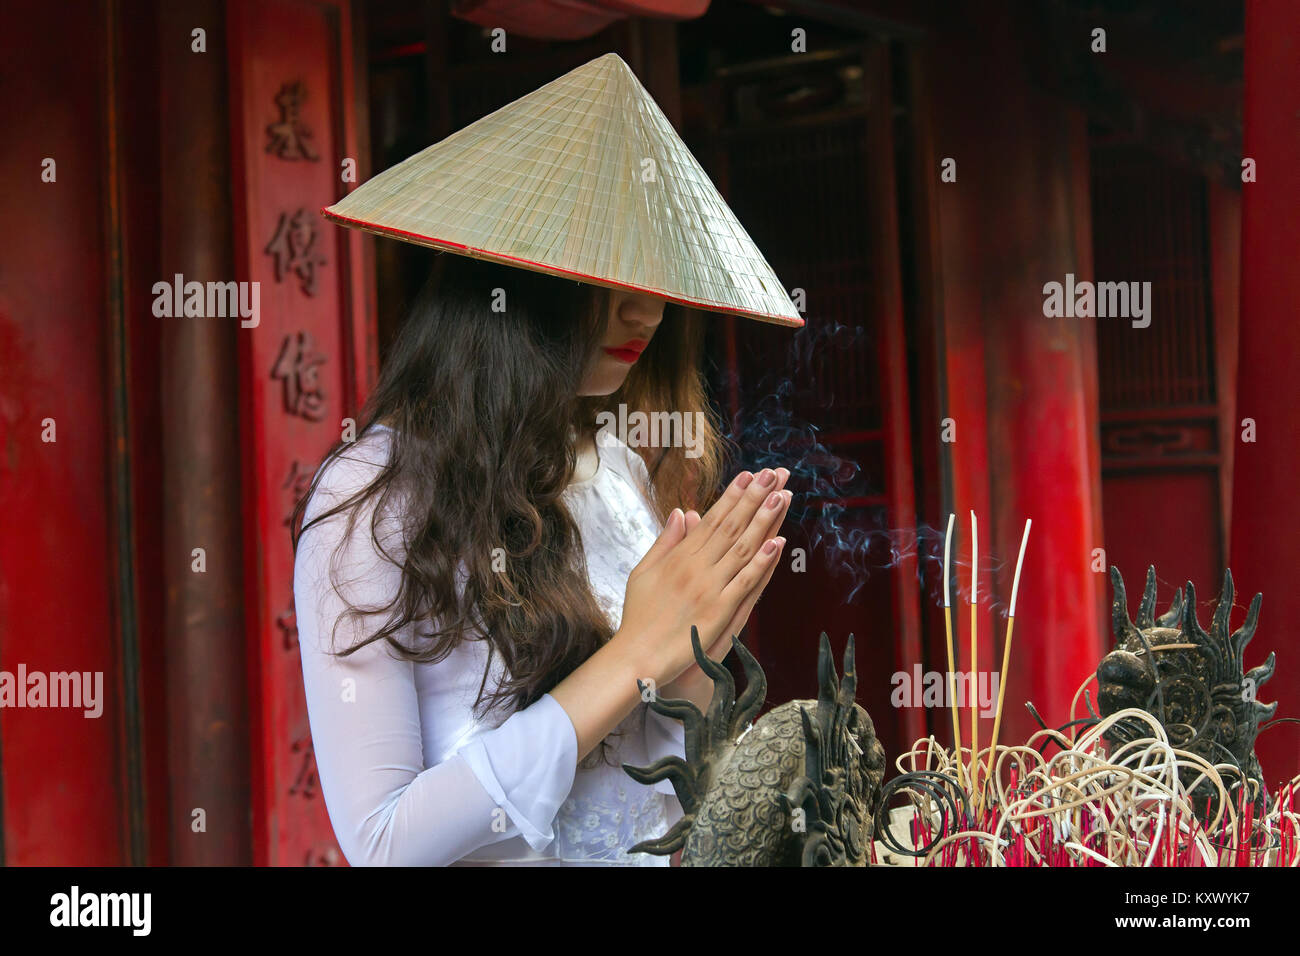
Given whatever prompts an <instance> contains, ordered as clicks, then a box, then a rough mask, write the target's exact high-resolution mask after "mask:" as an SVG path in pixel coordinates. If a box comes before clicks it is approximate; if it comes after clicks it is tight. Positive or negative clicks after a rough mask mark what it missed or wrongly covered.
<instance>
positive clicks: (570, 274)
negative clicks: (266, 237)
mask: <svg viewBox="0 0 1300 956" xmlns="http://www.w3.org/2000/svg"><path fill="white" fill-rule="evenodd" d="M321 215H323V216H324V217H325V218H326V219H329V220H332V221H334V222H337V223H339V224H340V225H344V226H349V227H351V228H353V229H361V230H363V231H365V232H369V233H373V234H374V235H376V236H386V237H388V238H390V239H400V240H402V241H403V242H411V243H415V244H416V245H420V246H428V247H429V248H431V249H439V250H442V251H443V252H452V253H455V254H457V255H462V256H470V257H472V258H475V259H486V260H488V261H491V262H499V263H501V264H502V265H507V266H514V267H516V268H519V269H529V270H532V271H533V272H544V273H546V274H547V275H552V276H556V277H557V278H561V279H571V280H573V281H574V282H585V283H588V284H590V285H598V286H603V287H605V288H607V289H621V290H623V291H627V292H640V293H642V294H644V295H652V296H654V297H655V298H658V299H663V300H664V301H665V302H672V303H675V304H676V305H683V306H688V307H690V308H695V309H703V310H705V311H708V312H718V313H721V314H723V315H736V316H740V317H742V318H746V319H755V320H757V321H759V322H768V323H771V324H772V325H780V326H784V327H785V328H790V329H801V328H803V326H804V320H803V319H797V318H791V317H790V316H786V315H772V314H768V313H763V312H752V311H749V310H747V309H738V308H736V307H735V306H730V305H725V304H723V303H720V302H709V301H706V300H703V299H690V298H683V297H682V296H680V295H674V294H672V293H668V292H665V291H663V290H662V289H652V288H649V287H647V286H638V285H631V284H629V283H626V282H617V281H613V280H610V279H602V278H600V277H599V276H592V275H586V274H585V273H581V272H575V271H573V270H571V269H562V268H560V267H558V266H552V265H547V264H546V263H543V262H534V261H532V260H530V259H524V258H521V257H519V256H512V255H509V254H508V253H501V252H493V251H492V250H491V249H476V248H474V247H473V246H467V245H464V244H463V243H459V242H452V241H450V240H447V239H439V238H437V237H436V236H422V235H420V234H418V233H414V232H407V231H405V230H402V229H394V228H392V227H391V226H380V225H376V224H375V223H370V222H365V221H364V220H361V219H352V218H350V217H348V216H341V215H339V214H338V213H336V212H333V211H332V210H331V208H330V207H328V206H326V207H323V208H322V209H321Z"/></svg>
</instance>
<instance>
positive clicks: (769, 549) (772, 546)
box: [763, 538, 776, 554]
mask: <svg viewBox="0 0 1300 956" xmlns="http://www.w3.org/2000/svg"><path fill="white" fill-rule="evenodd" d="M775 551H776V539H775V538H773V539H772V540H771V541H769V542H768V543H767V544H765V545H763V553H764V554H773V553H775Z"/></svg>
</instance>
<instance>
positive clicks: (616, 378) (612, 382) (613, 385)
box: [578, 362, 632, 397]
mask: <svg viewBox="0 0 1300 956" xmlns="http://www.w3.org/2000/svg"><path fill="white" fill-rule="evenodd" d="M606 364H607V363H605V362H602V363H601V365H602V368H600V369H598V370H597V371H596V372H595V374H593V375H591V376H590V377H589V378H588V379H587V380H586V381H584V382H583V383H582V387H581V388H580V389H578V394H579V395H583V396H589V397H598V396H601V395H613V394H614V393H615V392H617V391H618V390H619V389H620V388H622V387H623V383H624V382H626V381H627V373H628V372H629V371H631V369H632V366H630V365H627V364H625V363H623V362H619V363H617V364H618V367H617V368H605V367H603V366H605V365H606Z"/></svg>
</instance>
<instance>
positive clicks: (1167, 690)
mask: <svg viewBox="0 0 1300 956" xmlns="http://www.w3.org/2000/svg"><path fill="white" fill-rule="evenodd" d="M1110 577H1111V582H1112V584H1113V585H1114V604H1113V606H1112V612H1111V627H1112V630H1113V631H1114V635H1115V641H1116V648H1115V650H1113V651H1111V652H1110V653H1109V654H1107V655H1106V656H1105V657H1104V658H1103V659H1102V661H1101V664H1100V665H1099V666H1098V668H1097V703H1098V706H1099V708H1100V710H1101V715H1102V716H1103V717H1108V716H1110V715H1111V714H1114V713H1116V712H1118V711H1120V710H1124V709H1126V708H1130V707H1136V708H1140V709H1142V710H1146V711H1148V712H1150V713H1151V714H1153V715H1155V717H1156V718H1157V719H1159V721H1160V723H1161V724H1162V725H1163V726H1164V728H1165V732H1166V733H1167V734H1168V736H1169V740H1170V742H1171V743H1172V744H1173V745H1174V746H1175V747H1176V748H1178V749H1180V750H1185V751H1188V752H1189V753H1193V754H1196V755H1197V756H1199V757H1202V758H1203V759H1205V760H1207V761H1208V762H1210V763H1211V764H1220V765H1221V764H1228V765H1231V766H1233V767H1236V768H1237V769H1238V770H1239V771H1240V773H1241V775H1242V777H1243V778H1245V779H1246V780H1253V781H1255V783H1256V784H1257V785H1258V787H1259V790H1260V792H1261V793H1266V792H1267V790H1266V788H1265V786H1264V779H1263V773H1262V771H1261V770H1260V766H1259V761H1258V760H1257V759H1256V758H1255V738H1256V736H1257V735H1258V734H1259V725H1260V721H1261V720H1264V719H1266V718H1268V717H1271V716H1272V715H1273V712H1274V711H1275V710H1276V709H1277V703H1276V702H1274V703H1271V704H1262V703H1260V702H1259V701H1258V700H1257V699H1256V697H1257V694H1258V691H1259V688H1260V686H1261V685H1263V684H1264V683H1265V682H1266V681H1268V679H1269V678H1271V677H1272V676H1273V667H1274V664H1275V661H1276V655H1274V654H1269V656H1268V660H1266V661H1265V662H1264V663H1263V664H1261V665H1259V666H1258V667H1254V668H1251V669H1250V670H1249V671H1246V670H1245V667H1244V664H1243V654H1244V652H1245V649H1246V645H1247V644H1248V643H1249V642H1250V639H1251V638H1252V637H1254V636H1255V627H1256V625H1257V624H1258V622H1259V607H1260V603H1261V602H1262V601H1263V595H1262V594H1256V595H1255V598H1254V600H1252V601H1251V602H1250V609H1249V610H1248V611H1247V612H1246V620H1245V623H1244V624H1243V625H1242V626H1241V627H1240V628H1238V629H1237V630H1236V631H1234V632H1232V633H1231V634H1230V633H1229V632H1228V618H1229V616H1230V615H1231V613H1232V607H1233V586H1232V572H1231V571H1226V572H1225V573H1224V575H1223V592H1222V593H1221V594H1220V595H1219V603H1218V605H1217V606H1216V608H1215V611H1214V619H1213V621H1212V622H1211V624H1210V631H1209V633H1206V632H1205V631H1204V630H1202V628H1201V625H1200V622H1199V621H1198V620H1197V617H1196V589H1195V587H1194V586H1193V585H1192V583H1191V582H1190V581H1189V582H1188V583H1187V597H1186V601H1184V600H1183V591H1182V589H1179V590H1178V591H1177V592H1176V593H1175V594H1174V600H1173V603H1172V604H1171V605H1170V607H1169V610H1168V611H1167V612H1166V613H1165V614H1163V615H1162V616H1161V617H1159V618H1157V617H1156V616H1155V608H1156V569H1155V567H1154V566H1152V567H1151V568H1149V569H1148V570H1147V580H1146V589H1145V590H1144V591H1143V593H1142V603H1141V605H1140V606H1139V608H1138V616H1137V622H1136V623H1134V622H1133V620H1132V619H1131V618H1130V617H1129V614H1128V597H1127V594H1126V593H1125V590H1124V578H1123V576H1122V575H1121V574H1120V572H1119V569H1118V568H1114V567H1112V568H1111V569H1110ZM1146 734H1147V731H1146V730H1145V729H1142V728H1141V727H1140V726H1139V725H1138V724H1137V722H1134V723H1133V724H1132V725H1129V724H1127V723H1126V722H1121V723H1120V724H1117V725H1116V726H1115V727H1114V728H1113V730H1112V732H1111V733H1110V734H1109V735H1108V740H1109V741H1110V742H1111V744H1112V745H1115V746H1122V745H1123V744H1124V743H1127V742H1129V741H1131V740H1133V739H1136V738H1138V737H1142V736H1146ZM1215 792H1217V791H1216V790H1215V789H1214V788H1213V787H1212V786H1211V785H1210V784H1208V783H1206V782H1202V783H1201V784H1200V785H1199V786H1197V787H1196V789H1195V790H1193V799H1194V801H1195V802H1196V804H1197V805H1198V807H1205V806H1206V805H1207V803H1206V801H1207V799H1208V798H1209V797H1211V796H1212V795H1213V794H1214V793H1215ZM1262 802H1263V801H1261V803H1262Z"/></svg>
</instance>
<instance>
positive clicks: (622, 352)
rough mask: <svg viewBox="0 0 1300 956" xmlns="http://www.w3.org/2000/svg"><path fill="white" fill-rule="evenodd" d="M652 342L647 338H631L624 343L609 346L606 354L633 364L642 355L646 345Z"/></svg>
mask: <svg viewBox="0 0 1300 956" xmlns="http://www.w3.org/2000/svg"><path fill="white" fill-rule="evenodd" d="M649 344H650V343H649V342H648V341H647V340H646V339H631V340H629V341H627V342H624V343H623V344H622V345H616V346H607V347H606V348H605V354H606V355H608V356H610V358H615V359H618V360H619V361H620V362H626V363H627V364H628V365H631V364H633V363H634V362H635V361H636V360H637V359H639V358H640V357H641V353H642V352H644V351H645V347H646V346H647V345H649Z"/></svg>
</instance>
